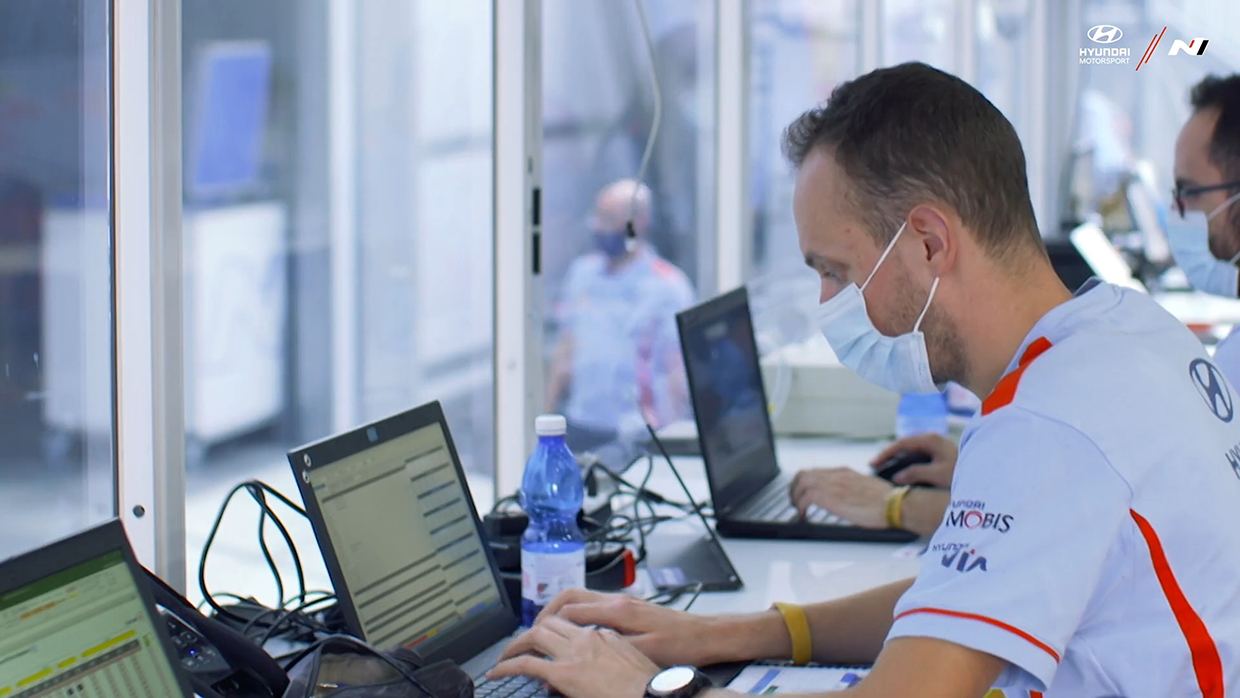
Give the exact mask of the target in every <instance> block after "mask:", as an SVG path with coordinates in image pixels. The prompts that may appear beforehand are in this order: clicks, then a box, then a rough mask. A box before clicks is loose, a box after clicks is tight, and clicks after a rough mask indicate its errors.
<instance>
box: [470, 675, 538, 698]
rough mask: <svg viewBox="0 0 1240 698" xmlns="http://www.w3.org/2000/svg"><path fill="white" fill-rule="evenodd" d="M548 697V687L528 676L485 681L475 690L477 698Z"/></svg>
mask: <svg viewBox="0 0 1240 698" xmlns="http://www.w3.org/2000/svg"><path fill="white" fill-rule="evenodd" d="M546 695H548V693H547V687H546V686H545V685H543V682H541V681H539V680H538V679H531V678H529V677H528V676H509V677H508V678H504V679H496V680H495V681H483V682H482V683H480V684H478V685H477V686H476V687H475V688H474V696H475V697H476V698H540V697H542V696H546Z"/></svg>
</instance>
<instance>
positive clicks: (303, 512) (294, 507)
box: [249, 480, 310, 519]
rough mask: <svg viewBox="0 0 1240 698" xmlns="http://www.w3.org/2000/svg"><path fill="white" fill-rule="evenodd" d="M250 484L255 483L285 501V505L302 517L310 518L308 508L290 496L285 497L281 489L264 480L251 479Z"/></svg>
mask: <svg viewBox="0 0 1240 698" xmlns="http://www.w3.org/2000/svg"><path fill="white" fill-rule="evenodd" d="M249 484H251V485H254V486H255V487H259V488H261V489H262V490H263V491H264V492H266V493H268V494H270V495H271V496H273V497H275V498H276V499H278V500H280V501H281V502H283V503H284V506H286V507H288V508H289V509H292V510H293V511H295V512H297V513H298V514H301V515H302V517H304V518H306V519H309V518H310V515H309V514H307V513H306V510H305V509H304V508H302V507H301V506H300V505H298V504H297V503H296V502H294V501H293V500H291V499H289V498H288V497H285V496H284V495H283V494H282V493H281V492H280V491H279V490H277V489H276V488H274V487H272V486H271V485H268V484H267V483H265V482H263V481H262V480H250V481H249Z"/></svg>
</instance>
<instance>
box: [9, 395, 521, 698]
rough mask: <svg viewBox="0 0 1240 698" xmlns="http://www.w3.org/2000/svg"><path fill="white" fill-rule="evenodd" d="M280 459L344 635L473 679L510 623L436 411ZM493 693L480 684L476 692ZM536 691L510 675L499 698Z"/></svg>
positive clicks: (496, 651)
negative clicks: (302, 508)
mask: <svg viewBox="0 0 1240 698" xmlns="http://www.w3.org/2000/svg"><path fill="white" fill-rule="evenodd" d="M288 458H289V464H290V465H291V466H292V468H293V475H294V478H295V479H296V481H297V486H298V488H299V489H300V490H301V496H302V499H303V500H304V501H305V505H306V513H307V514H308V515H309V517H310V522H311V525H312V527H313V529H314V534H315V537H316V538H317V539H318V542H319V548H320V549H321V550H322V553H323V561H324V562H325V563H326V566H327V572H328V575H329V576H330V577H331V580H332V584H333V586H334V587H335V590H336V596H337V598H338V599H339V601H338V603H339V607H340V610H341V611H342V612H343V615H344V618H345V623H346V626H347V629H348V632H349V634H351V635H354V636H356V637H359V638H361V639H363V640H365V641H366V642H368V643H370V644H371V645H373V646H375V647H377V648H379V649H390V648H392V647H404V648H407V649H410V650H413V651H415V652H416V653H418V654H419V655H420V656H421V657H422V658H423V659H425V660H426V661H428V662H436V661H439V660H442V659H451V660H453V661H455V662H456V663H457V664H459V665H460V666H461V667H462V668H463V669H464V670H465V671H466V672H467V673H469V675H470V676H471V677H474V679H475V681H480V680H481V679H482V677H483V675H484V674H485V673H486V672H487V671H488V670H490V669H491V667H493V666H495V663H496V662H497V660H498V658H499V655H500V653H501V652H502V651H503V649H504V647H505V646H506V645H507V642H508V640H509V639H511V637H512V636H513V634H514V633H515V631H516V629H517V626H518V622H517V615H516V613H515V612H514V611H513V609H512V605H511V603H510V602H509V600H508V596H507V594H505V593H504V586H503V582H502V580H501V577H500V573H499V567H498V566H497V565H496V563H495V559H494V557H493V556H492V555H491V551H490V548H489V546H488V545H487V543H486V539H485V538H484V535H483V529H482V522H481V521H480V520H479V519H478V513H477V511H475V510H474V504H473V499H472V498H471V497H470V494H469V488H468V486H467V484H466V480H465V474H464V472H463V470H462V469H461V461H460V458H459V457H458V456H457V452H456V447H455V446H454V445H453V443H452V436H451V434H449V432H448V424H447V422H446V421H445V419H444V414H443V409H442V408H441V407H440V405H439V403H438V402H432V403H430V404H427V405H423V406H421V407H417V408H415V409H412V410H409V411H407V412H404V413H401V414H398V415H395V416H393V417H388V418H387V419H383V420H380V421H378V422H375V423H373V424H370V425H367V426H364V427H360V428H357V429H354V430H353V431H350V432H346V433H344V434H340V435H338V436H333V437H331V438H328V439H325V440H322V441H318V442H315V443H312V444H310V445H307V446H303V447H301V448H298V449H296V450H294V451H291V452H289V454H288ZM518 685H519V686H520V688H519V690H518V689H517V688H516V687H517V686H518ZM495 688H496V684H494V683H493V684H488V685H485V686H483V685H479V687H478V695H480V696H483V695H496V693H493V692H492V691H494V690H495ZM542 690H543V689H542V688H541V684H537V683H536V682H533V681H529V680H526V679H517V680H515V681H508V682H504V691H502V693H509V692H510V691H513V692H516V693H518V694H519V695H520V696H532V695H536V694H538V693H539V692H541V691H542ZM6 698H7V697H6Z"/></svg>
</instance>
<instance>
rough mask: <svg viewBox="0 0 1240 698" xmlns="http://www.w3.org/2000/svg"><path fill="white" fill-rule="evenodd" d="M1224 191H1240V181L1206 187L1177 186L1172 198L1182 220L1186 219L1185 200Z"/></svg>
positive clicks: (1173, 190) (1172, 192)
mask: <svg viewBox="0 0 1240 698" xmlns="http://www.w3.org/2000/svg"><path fill="white" fill-rule="evenodd" d="M1223 189H1240V180H1237V181H1234V182H1225V183H1223V184H1210V185H1208V186H1204V187H1181V186H1180V185H1178V184H1177V185H1175V189H1172V190H1171V196H1172V197H1173V199H1174V200H1175V210H1176V211H1179V213H1180V218H1183V217H1184V199H1191V198H1193V197H1195V196H1201V195H1202V194H1208V193H1210V192H1212V191H1220V190H1223Z"/></svg>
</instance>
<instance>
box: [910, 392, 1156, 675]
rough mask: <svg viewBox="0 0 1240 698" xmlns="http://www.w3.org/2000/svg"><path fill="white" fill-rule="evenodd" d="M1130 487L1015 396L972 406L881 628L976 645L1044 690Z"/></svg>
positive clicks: (1068, 432) (1071, 433) (1085, 445)
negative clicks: (945, 484)
mask: <svg viewBox="0 0 1240 698" xmlns="http://www.w3.org/2000/svg"><path fill="white" fill-rule="evenodd" d="M1131 499H1132V493H1131V490H1130V489H1129V487H1128V485H1127V483H1126V482H1125V481H1124V480H1123V479H1122V478H1121V477H1120V476H1119V474H1118V473H1117V472H1116V471H1115V470H1114V468H1112V467H1111V464H1110V462H1109V461H1108V460H1107V459H1106V457H1105V456H1104V455H1103V453H1102V452H1101V451H1100V450H1099V449H1098V447H1097V446H1096V445H1095V444H1094V443H1093V441H1091V440H1090V439H1089V438H1088V437H1086V436H1085V435H1084V434H1082V433H1081V432H1079V431H1077V430H1076V429H1074V428H1073V427H1071V426H1069V425H1067V424H1063V423H1061V422H1058V421H1055V420H1051V419H1048V418H1046V417H1043V416H1039V415H1036V414H1034V413H1031V412H1029V411H1027V410H1024V409H1022V408H1021V407H1019V406H1017V405H1009V406H1007V407H1004V408H1003V409H1001V410H999V411H997V412H995V413H994V414H991V415H989V416H986V417H981V418H979V420H978V421H977V422H976V423H975V424H974V425H973V428H972V429H970V430H969V432H968V433H966V436H965V439H964V440H963V441H962V443H961V450H960V457H959V461H958V463H957V465H956V474H955V478H954V480H953V482H952V501H951V504H950V505H949V507H948V510H947V512H946V514H945V515H944V518H943V522H942V523H941V524H940V525H939V529H938V531H937V532H936V533H935V534H934V537H933V538H932V539H931V541H930V546H929V549H928V550H927V551H926V553H925V557H924V559H923V561H922V567H921V571H920V573H919V574H918V576H917V580H916V582H915V583H914V584H913V586H912V588H910V589H909V591H908V592H907V593H906V594H905V595H904V597H903V598H901V599H900V601H899V603H898V604H897V605H896V610H895V622H894V624H893V625H892V628H891V632H890V634H889V635H888V639H889V640H890V639H892V638H897V637H911V636H918V637H932V638H937V639H941V640H946V641H949V642H953V643H955V644H958V645H963V646H965V647H969V648H972V649H976V650H979V651H982V652H986V653H988V654H992V655H995V656H997V657H1000V658H1001V659H1004V660H1007V661H1008V662H1009V663H1010V665H1011V669H1010V670H1009V672H1008V674H1005V676H1008V677H1013V678H1012V680H1015V681H1019V682H1020V683H1025V682H1026V681H1029V682H1030V683H1032V684H1033V685H1034V686H1040V688H1038V689H1037V690H1046V687H1047V686H1049V685H1050V683H1051V680H1052V678H1053V677H1054V675H1055V671H1056V670H1057V668H1058V666H1059V661H1060V658H1061V657H1062V655H1063V651H1064V647H1066V646H1067V644H1068V641H1069V640H1070V639H1071V638H1072V636H1073V635H1074V634H1075V633H1076V630H1077V627H1078V626H1079V625H1080V622H1081V618H1082V616H1083V614H1084V612H1085V608H1086V605H1087V603H1088V602H1089V599H1090V598H1091V596H1092V595H1093V592H1094V589H1095V588H1096V587H1097V586H1098V583H1099V580H1100V578H1101V575H1102V571H1103V567H1104V564H1105V562H1106V559H1107V556H1108V553H1109V552H1110V551H1111V549H1112V546H1113V545H1114V544H1115V541H1116V539H1117V537H1118V535H1119V532H1120V530H1121V527H1122V526H1123V524H1124V522H1126V521H1128V520H1129V518H1128V517H1129V514H1128V511H1129V504H1130V502H1131ZM1013 670H1015V671H1013ZM1022 674H1025V675H1026V676H1024V680H1020V679H1018V678H1016V677H1020V676H1022ZM1030 677H1031V679H1032V680H1031V681H1030ZM1005 683H1006V681H1005Z"/></svg>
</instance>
